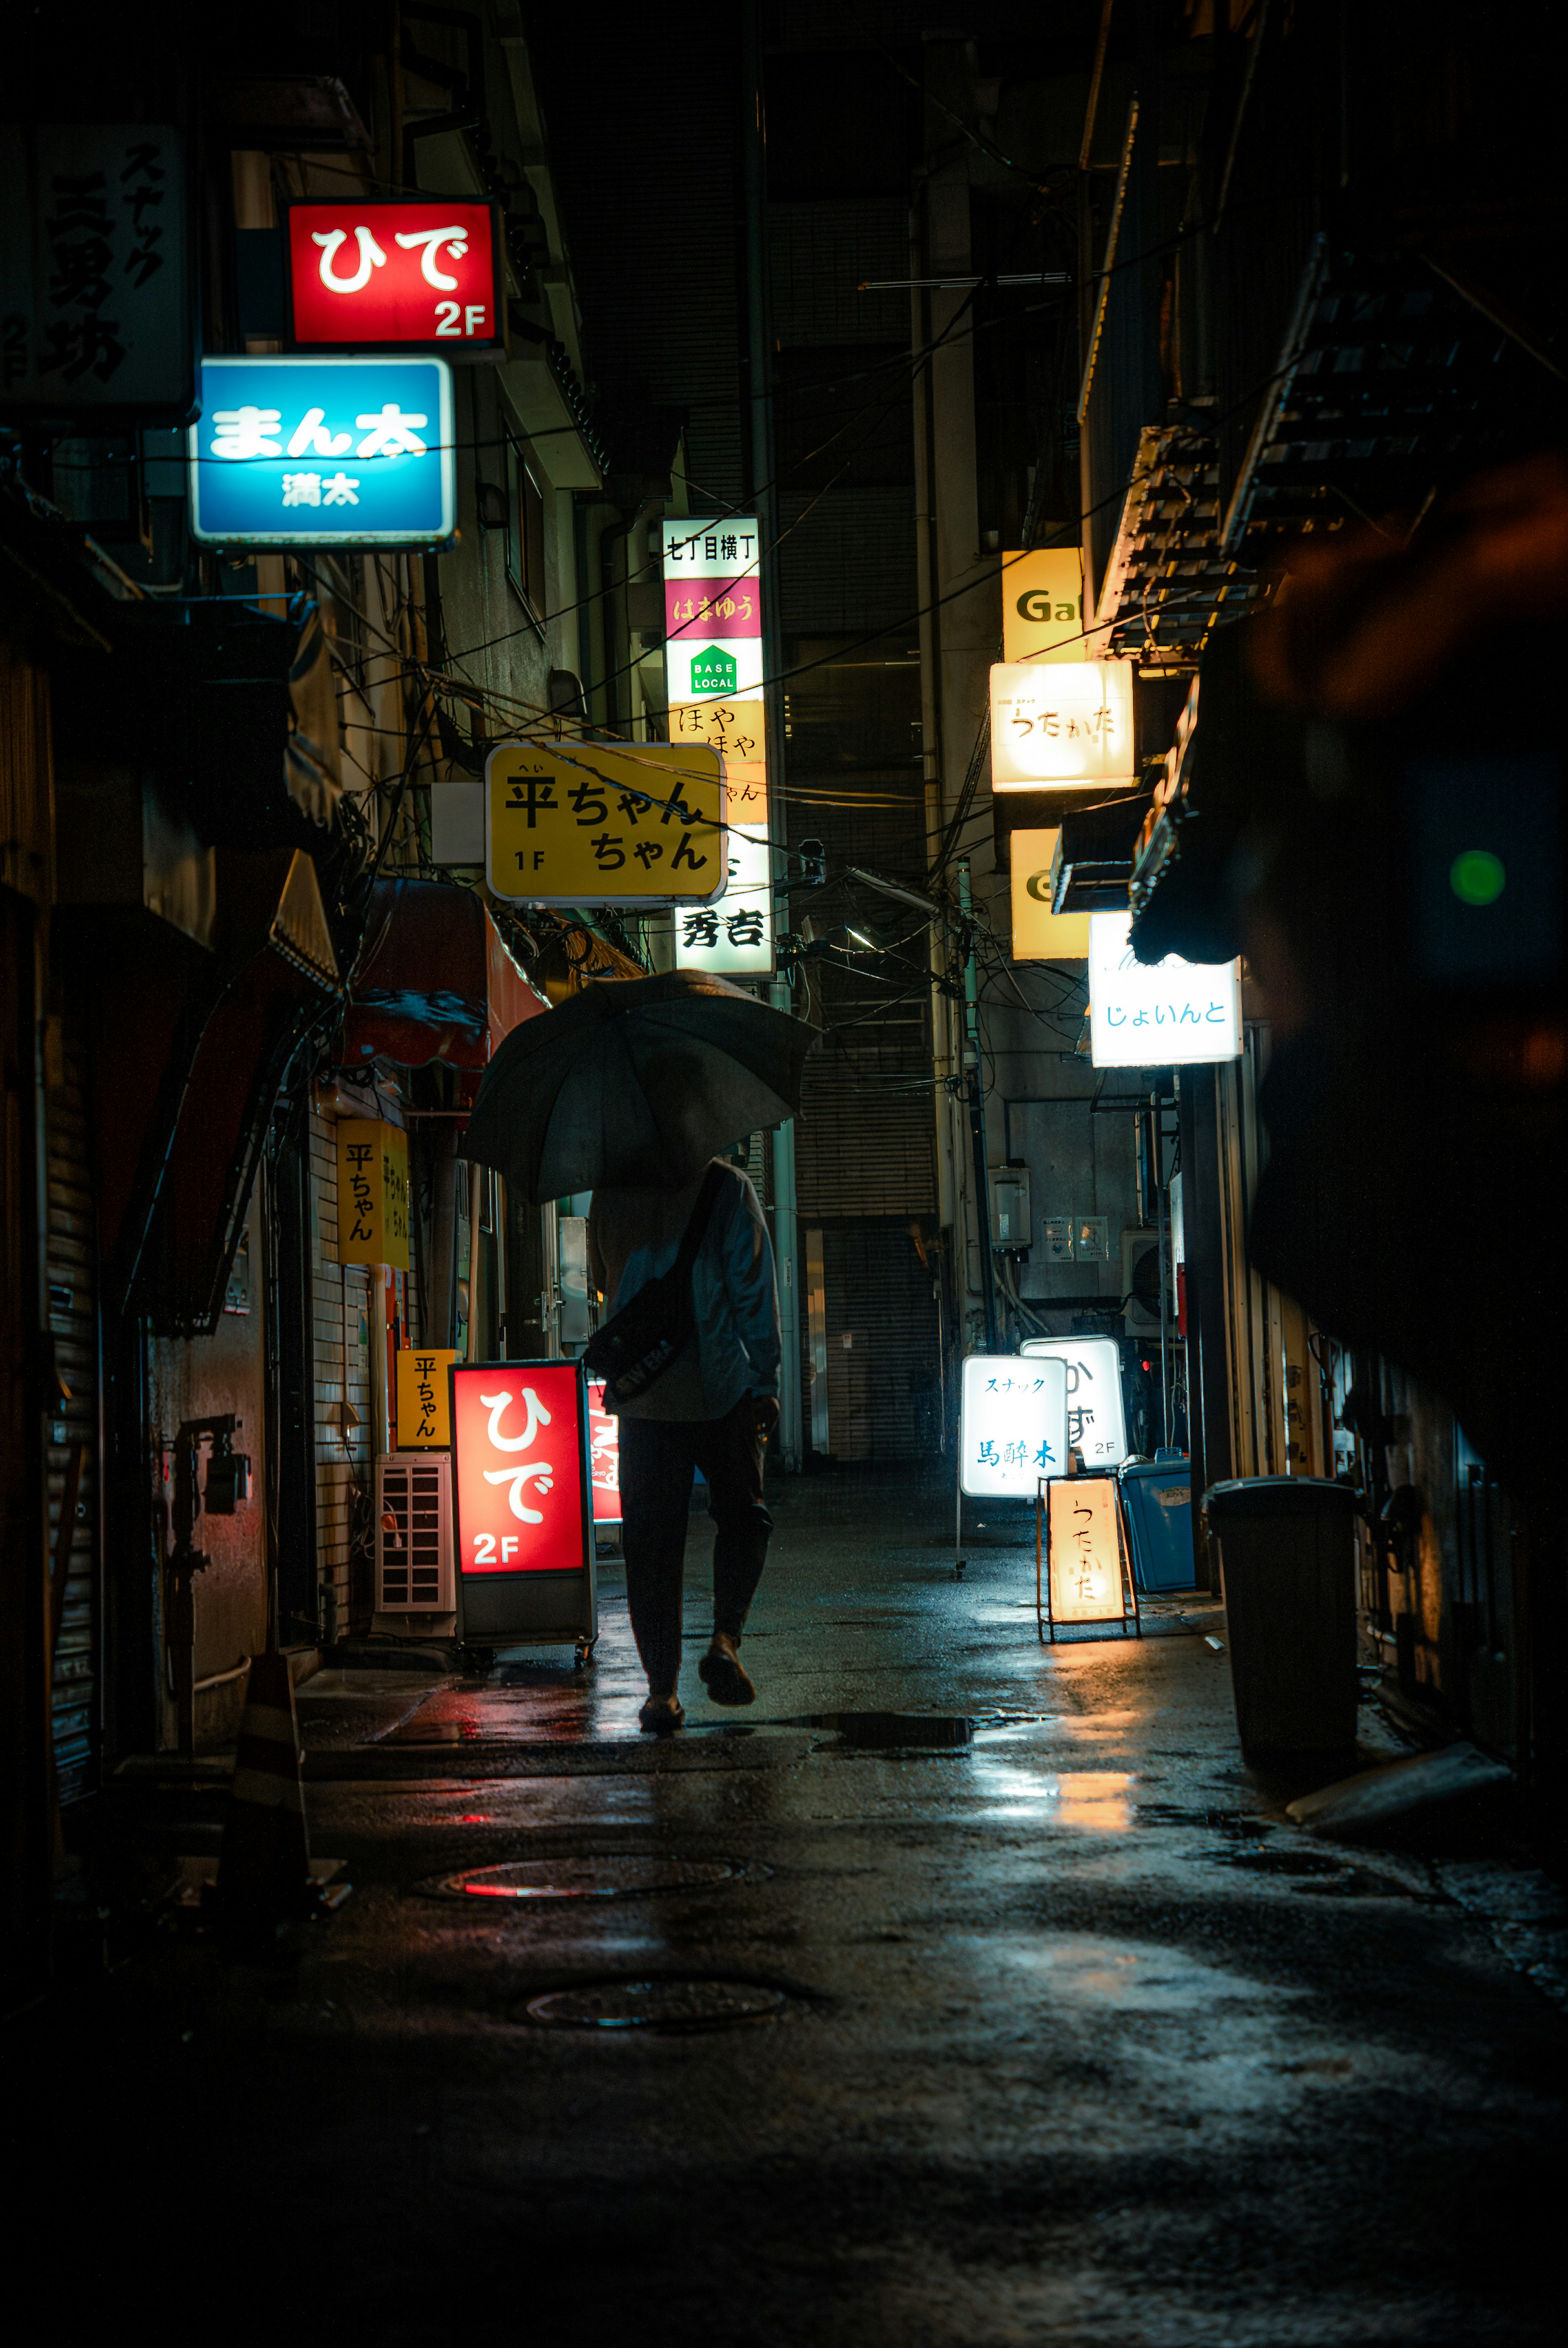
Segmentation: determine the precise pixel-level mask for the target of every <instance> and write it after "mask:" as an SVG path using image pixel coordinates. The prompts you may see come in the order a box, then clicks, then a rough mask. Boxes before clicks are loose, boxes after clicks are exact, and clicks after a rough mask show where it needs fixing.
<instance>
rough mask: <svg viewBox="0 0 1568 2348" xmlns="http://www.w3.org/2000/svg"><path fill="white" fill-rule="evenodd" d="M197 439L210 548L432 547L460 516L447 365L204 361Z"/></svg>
mask: <svg viewBox="0 0 1568 2348" xmlns="http://www.w3.org/2000/svg"><path fill="white" fill-rule="evenodd" d="M200 396H201V418H200V423H197V424H193V425H192V426H191V427H190V433H189V435H188V448H189V451H190V466H189V469H190V528H191V533H192V535H193V536H194V537H196V538H198V539H200V541H202V543H203V544H204V545H208V546H434V545H436V544H437V543H438V542H439V541H441V540H443V539H447V538H450V537H451V535H452V531H453V528H454V526H455V523H456V478H457V476H456V450H455V448H454V445H453V435H452V370H451V369H450V367H449V366H447V365H446V361H445V360H444V359H436V358H420V359H389V358H324V359H318V358H292V357H269V358H204V359H203V360H202V362H201V394H200Z"/></svg>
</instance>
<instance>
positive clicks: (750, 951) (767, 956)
mask: <svg viewBox="0 0 1568 2348" xmlns="http://www.w3.org/2000/svg"><path fill="white" fill-rule="evenodd" d="M663 551H664V626H665V638H664V667H665V684H666V688H667V691H668V695H669V702H670V739H671V742H702V743H706V744H709V745H711V746H712V747H713V748H715V749H717V750H718V751H719V752H720V753H721V755H722V756H723V759H724V762H725V772H726V776H727V778H728V781H729V818H730V822H731V826H732V829H731V833H730V850H729V869H728V873H727V879H726V887H725V891H724V895H723V901H721V902H719V903H717V904H715V905H713V906H711V907H708V908H704V909H702V911H699V910H698V909H697V908H694V907H693V908H690V909H687V910H685V911H682V912H681V913H679V914H678V915H677V917H676V922H675V966H676V968H677V969H678V970H710V971H717V972H719V973H723V975H724V976H725V977H728V978H765V977H767V976H768V975H770V974H771V973H772V971H773V969H774V898H773V856H772V850H771V847H770V843H769V832H768V792H767V738H766V727H765V725H764V708H763V616H764V614H763V583H762V539H761V535H760V533H759V530H758V528H757V523H756V520H755V519H754V517H753V516H750V515H737V516H732V517H731V518H730V519H729V520H715V521H703V520H689V519H687V518H685V517H682V516H675V517H671V519H669V520H666V521H665V523H664V530H663Z"/></svg>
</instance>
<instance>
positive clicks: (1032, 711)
mask: <svg viewBox="0 0 1568 2348" xmlns="http://www.w3.org/2000/svg"><path fill="white" fill-rule="evenodd" d="M1134 771H1135V769H1134V765H1133V756H1132V662H1131V661H1056V662H1051V663H1046V664H1041V663H1040V662H1036V661H1004V662H999V663H998V664H997V665H996V666H995V667H994V668H993V669H992V671H991V786H992V788H993V789H995V790H999V791H1040V790H1072V789H1075V788H1079V787H1083V788H1087V787H1089V786H1090V785H1092V786H1093V787H1094V788H1097V789H1098V788H1104V787H1105V786H1107V785H1112V784H1116V783H1131V782H1132V779H1133V775H1134Z"/></svg>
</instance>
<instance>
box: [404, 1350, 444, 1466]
mask: <svg viewBox="0 0 1568 2348" xmlns="http://www.w3.org/2000/svg"><path fill="white" fill-rule="evenodd" d="M457 1358H458V1357H457V1355H456V1354H455V1353H452V1352H449V1351H443V1349H442V1348H441V1347H440V1346H439V1345H409V1346H405V1348H404V1350H403V1352H402V1353H400V1354H398V1356H397V1447H398V1449H399V1450H400V1451H445V1450H448V1449H450V1447H451V1443H452V1381H451V1379H450V1378H449V1377H448V1376H447V1375H446V1373H447V1371H448V1370H449V1369H450V1368H451V1366H452V1365H453V1363H454V1362H455V1361H456V1359H457Z"/></svg>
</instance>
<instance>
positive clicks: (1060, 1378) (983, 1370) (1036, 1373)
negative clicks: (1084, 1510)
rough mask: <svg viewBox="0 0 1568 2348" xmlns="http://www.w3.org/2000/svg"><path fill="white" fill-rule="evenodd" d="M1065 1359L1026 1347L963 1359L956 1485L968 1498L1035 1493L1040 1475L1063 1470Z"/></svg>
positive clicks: (1065, 1454) (1065, 1461) (1019, 1497)
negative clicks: (1035, 1357) (1033, 1356)
mask: <svg viewBox="0 0 1568 2348" xmlns="http://www.w3.org/2000/svg"><path fill="white" fill-rule="evenodd" d="M1069 1465H1070V1462H1069V1459H1068V1451H1067V1366H1066V1365H1065V1363H1062V1362H1052V1361H1030V1360H1029V1359H1027V1358H1026V1357H1025V1356H1024V1355H1023V1354H969V1355H968V1358H967V1359H966V1361H965V1363H964V1381H963V1396H962V1406H961V1411H960V1417H959V1428H958V1488H959V1490H960V1491H961V1492H963V1493H964V1494H966V1495H967V1496H968V1498H970V1499H1017V1500H1032V1499H1033V1498H1034V1496H1035V1490H1036V1488H1037V1486H1038V1484H1039V1482H1040V1478H1041V1477H1042V1476H1064V1475H1065V1474H1066V1473H1067V1469H1068V1467H1069Z"/></svg>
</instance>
